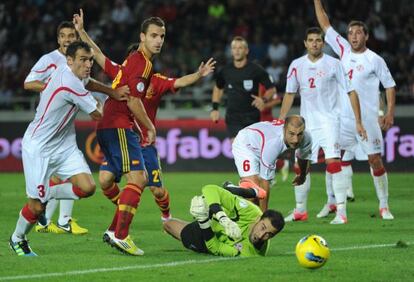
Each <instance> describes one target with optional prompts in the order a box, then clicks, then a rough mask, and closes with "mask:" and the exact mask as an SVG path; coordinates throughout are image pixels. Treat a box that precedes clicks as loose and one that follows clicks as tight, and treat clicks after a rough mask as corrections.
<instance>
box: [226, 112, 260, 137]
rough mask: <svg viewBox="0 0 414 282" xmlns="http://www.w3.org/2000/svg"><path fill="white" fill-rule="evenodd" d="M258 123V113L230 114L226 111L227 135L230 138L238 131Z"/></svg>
mask: <svg viewBox="0 0 414 282" xmlns="http://www.w3.org/2000/svg"><path fill="white" fill-rule="evenodd" d="M259 121H260V112H259V111H255V112H250V113H249V112H247V113H231V112H228V111H227V113H226V117H225V122H226V127H227V134H228V135H229V137H230V138H234V137H235V136H236V135H237V133H238V132H239V131H240V130H242V129H243V128H245V127H246V126H249V125H252V124H253V123H256V122H259Z"/></svg>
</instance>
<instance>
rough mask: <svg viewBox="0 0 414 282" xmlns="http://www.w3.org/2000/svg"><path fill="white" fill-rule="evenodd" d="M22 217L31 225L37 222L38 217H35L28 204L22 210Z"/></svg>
mask: <svg viewBox="0 0 414 282" xmlns="http://www.w3.org/2000/svg"><path fill="white" fill-rule="evenodd" d="M21 213H22V216H23V217H24V218H25V219H26V220H27V221H28V222H30V223H31V224H35V223H36V222H37V219H38V216H37V215H35V214H34V213H33V212H32V211H31V210H30V209H29V204H26V205H25V206H24V207H23V208H22V211H21Z"/></svg>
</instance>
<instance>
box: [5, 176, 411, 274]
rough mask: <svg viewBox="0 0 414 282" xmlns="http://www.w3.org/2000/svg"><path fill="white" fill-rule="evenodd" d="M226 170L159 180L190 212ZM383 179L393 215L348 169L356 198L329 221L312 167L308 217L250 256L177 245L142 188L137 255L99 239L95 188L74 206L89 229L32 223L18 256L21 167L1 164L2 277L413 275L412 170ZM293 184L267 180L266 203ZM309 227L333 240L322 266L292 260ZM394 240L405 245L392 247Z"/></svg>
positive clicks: (177, 208) (107, 212)
mask: <svg viewBox="0 0 414 282" xmlns="http://www.w3.org/2000/svg"><path fill="white" fill-rule="evenodd" d="M291 178H292V174H291V175H290V179H291ZM95 179H96V178H95ZM225 180H232V181H237V175H236V174H234V173H166V174H165V175H164V182H165V184H166V186H167V187H168V188H169V190H170V195H171V208H172V214H173V216H174V217H177V218H181V219H184V220H188V221H190V220H191V216H190V215H189V212H188V209H189V202H190V199H191V198H192V196H194V195H195V194H198V193H199V192H200V188H201V187H202V186H203V185H204V184H210V183H214V184H220V183H222V182H223V181H225ZM289 181H290V180H289ZM389 182H390V189H389V190H390V206H391V211H392V212H393V214H394V216H395V220H393V221H383V220H381V219H380V218H379V215H378V201H377V199H376V195H375V190H374V187H373V184H372V179H371V176H370V175H369V174H363V173H361V174H359V173H356V174H355V175H354V192H355V195H356V201H355V202H353V203H349V204H348V220H349V223H348V224H346V225H341V226H333V225H330V224H329V221H330V220H331V219H332V217H329V218H327V219H316V217H315V216H316V214H317V212H318V211H319V210H320V208H321V207H322V205H323V204H324V202H325V200H326V196H325V188H324V187H325V186H324V175H323V174H320V173H314V174H313V175H312V190H311V193H310V198H309V203H308V210H309V216H310V218H309V220H308V221H307V222H296V223H288V224H287V225H286V227H285V230H284V231H283V232H282V233H281V234H279V235H278V236H276V237H275V238H273V239H272V243H271V249H270V253H269V256H268V257H265V258H251V259H222V258H219V257H214V256H209V255H201V254H196V253H193V252H191V251H189V250H186V249H184V247H182V245H181V243H180V242H178V241H176V240H174V239H173V238H172V237H170V236H168V235H167V234H165V233H164V232H163V231H162V229H161V222H160V213H159V211H158V208H157V206H156V205H155V203H154V201H153V198H152V195H151V193H150V191H149V190H146V191H145V193H144V194H143V198H142V200H141V204H140V206H139V209H138V212H137V214H136V216H135V219H134V222H133V224H132V227H131V231H130V234H131V235H132V236H133V238H134V241H135V242H136V244H137V245H138V246H139V247H140V248H142V249H143V250H144V251H145V255H144V256H143V257H132V256H126V255H124V254H121V253H119V252H117V251H116V250H114V249H111V248H110V247H109V246H107V245H106V244H104V243H103V242H102V234H103V232H104V231H105V229H106V228H107V226H108V225H109V223H110V221H111V219H112V215H113V212H114V206H113V205H112V204H111V203H110V202H109V201H108V200H106V199H105V198H104V197H103V195H102V193H101V192H100V191H99V190H97V193H96V194H95V195H94V196H93V197H92V198H89V199H85V200H81V201H78V202H77V203H75V208H74V217H75V218H77V219H78V222H79V224H80V225H81V226H83V227H86V228H88V229H89V234H87V235H84V236H72V235H67V234H63V235H55V234H40V233H35V232H34V231H32V232H31V233H30V234H29V240H30V245H31V247H32V249H33V250H34V251H35V252H37V254H38V255H39V257H37V258H22V257H17V256H16V255H14V253H12V251H11V250H9V248H8V240H9V237H10V235H11V233H12V232H13V230H14V227H15V224H16V220H17V216H18V212H19V210H20V209H21V207H22V206H23V204H24V203H25V191H24V177H23V175H22V174H0V183H1V186H0V187H1V188H0V198H1V213H0V223H1V228H0V281H6V280H17V281H19V280H20V281H21V280H26V281H37V280H42V281H104V280H105V281H414V263H413V260H412V258H413V257H414V245H412V244H413V243H414V220H413V219H414V197H413V195H414V192H413V183H414V175H413V174H410V173H405V174H397V173H390V174H389ZM98 189H99V188H98ZM292 189H293V188H292V186H291V185H290V184H289V183H287V182H286V183H283V182H281V181H279V182H278V183H277V184H276V186H274V187H273V188H272V191H271V201H270V207H271V208H275V209H278V210H280V211H281V212H282V213H283V214H285V215H286V214H287V213H288V212H289V211H290V210H291V209H292V208H293V207H294V196H293V190H292ZM55 217H57V214H55ZM55 220H56V219H55ZM307 234H318V235H321V236H322V237H324V238H325V239H326V240H327V242H328V244H329V246H330V248H331V257H330V259H329V261H328V262H327V264H326V265H325V266H324V267H322V268H321V269H317V270H308V269H304V268H301V267H300V266H299V264H298V263H297V261H296V258H295V256H294V248H295V245H296V243H297V241H298V240H299V239H300V238H302V237H303V236H305V235H307ZM398 241H403V242H406V243H407V245H406V246H400V247H396V246H395V243H397V242H398Z"/></svg>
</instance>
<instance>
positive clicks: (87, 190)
mask: <svg viewBox="0 0 414 282" xmlns="http://www.w3.org/2000/svg"><path fill="white" fill-rule="evenodd" d="M80 188H81V189H82V192H83V195H82V198H87V197H90V196H92V195H93V194H95V191H96V184H95V183H94V182H89V183H87V184H84V185H82V187H80Z"/></svg>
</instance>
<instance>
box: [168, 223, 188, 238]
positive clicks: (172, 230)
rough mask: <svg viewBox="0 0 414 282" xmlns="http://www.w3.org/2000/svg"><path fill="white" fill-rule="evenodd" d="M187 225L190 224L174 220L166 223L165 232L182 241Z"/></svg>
mask: <svg viewBox="0 0 414 282" xmlns="http://www.w3.org/2000/svg"><path fill="white" fill-rule="evenodd" d="M187 224H189V222H186V221H183V220H181V219H176V218H172V219H170V220H168V221H165V222H164V223H163V227H164V230H165V232H167V233H168V234H170V235H171V236H173V237H174V238H175V239H177V240H179V241H181V231H182V230H183V228H184V227H185V226H186V225H187Z"/></svg>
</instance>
